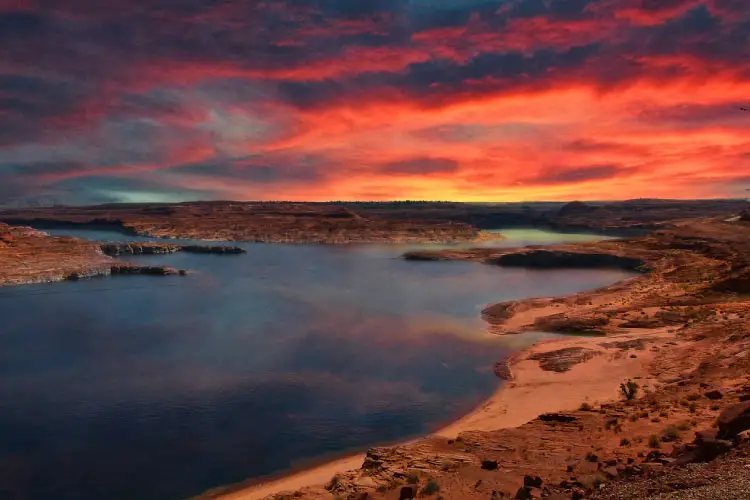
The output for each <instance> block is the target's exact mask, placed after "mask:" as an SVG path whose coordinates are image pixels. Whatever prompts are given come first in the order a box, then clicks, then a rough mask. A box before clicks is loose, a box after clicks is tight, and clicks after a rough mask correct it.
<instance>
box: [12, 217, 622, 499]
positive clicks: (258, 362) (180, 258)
mask: <svg viewBox="0 0 750 500" xmlns="http://www.w3.org/2000/svg"><path fill="white" fill-rule="evenodd" d="M67 232H68V233H71V232H72V231H67ZM97 234H98V233H97ZM565 236H567V235H565ZM118 238H123V236H122V235H119V236H118ZM125 239H128V238H125ZM503 244H511V242H508V241H506V242H504V243H503ZM245 247H246V248H247V250H248V254H246V255H242V256H214V255H192V254H175V255H169V256H142V257H137V258H135V259H137V260H138V261H139V262H152V263H158V264H168V265H173V266H175V267H180V268H187V269H193V270H195V271H196V272H195V274H193V275H190V276H188V277H185V278H167V279H165V278H157V277H145V276H139V277H120V278H111V279H98V280H92V281H81V282H72V283H58V284H54V285H39V286H28V287H20V288H13V289H8V288H4V289H0V317H1V318H2V325H3V327H2V329H0V435H2V436H3V439H2V440H0V470H2V471H3V472H2V475H0V497H2V498H12V499H45V500H46V499H51V498H54V499H60V500H67V499H71V500H72V499H83V498H85V499H92V498H107V499H115V500H116V499H139V500H149V499H152V498H153V499H156V498H159V499H160V500H165V499H166V500H168V499H178V498H184V497H187V496H190V495H194V494H196V493H199V492H201V491H203V490H205V489H207V488H209V487H212V486H215V485H218V484H223V483H229V482H234V481H239V480H242V479H245V478H247V477H250V476H254V475H262V474H268V473H271V472H275V471H279V470H282V469H285V468H287V467H289V466H290V465H292V464H293V462H294V461H295V460H299V459H303V458H309V457H315V456H320V455H322V454H325V453H328V452H337V451H342V450H346V449H350V448H359V447H363V446H368V445H371V444H373V443H377V442H382V441H391V440H397V439H403V438H405V437H409V436H412V435H415V434H420V433H424V432H427V431H429V430H431V429H434V428H435V427H436V426H439V425H440V424H441V423H444V422H445V421H446V420H448V419H451V418H455V417H458V416H460V415H461V414H463V413H466V412H467V411H469V410H470V409H471V408H472V407H474V406H476V405H477V404H478V403H479V402H480V401H481V400H482V399H483V398H485V397H486V396H487V395H488V394H490V393H491V391H493V390H494V389H495V387H496V384H497V379H496V378H495V377H494V376H493V375H492V370H491V368H492V364H493V363H494V361H495V360H496V359H498V358H500V357H502V356H503V355H505V354H507V353H508V352H510V351H511V350H513V349H518V348H521V347H523V346H524V345H525V344H527V343H529V342H531V341H532V340H533V338H534V337H533V336H526V335H524V336H517V337H494V336H489V335H487V334H486V332H485V327H484V325H483V324H482V322H481V320H480V319H479V314H478V313H479V309H480V308H481V307H482V306H483V305H485V304H486V303H489V302H494V301H499V300H507V299H511V298H518V297H523V296H532V295H554V294H560V293H569V292H574V291H578V290H583V289H590V288H594V287H597V286H602V285H605V284H608V283H611V282H614V281H617V280H618V279H621V278H623V277H624V276H626V274H625V273H623V272H619V271H611V270H607V271H592V270H584V271H579V270H576V271H559V270H554V271H529V270H524V269H500V268H495V267H490V266H482V265H478V264H467V263H414V262H405V261H402V260H400V259H397V258H395V257H397V256H398V255H399V254H400V253H401V251H402V249H401V248H394V247H388V246H352V247H323V246H308V245H250V244H248V245H245Z"/></svg>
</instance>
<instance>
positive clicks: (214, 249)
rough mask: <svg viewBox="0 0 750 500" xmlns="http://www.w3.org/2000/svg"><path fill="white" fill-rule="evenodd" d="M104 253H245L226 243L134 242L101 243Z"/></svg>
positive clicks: (114, 255) (112, 254) (243, 250)
mask: <svg viewBox="0 0 750 500" xmlns="http://www.w3.org/2000/svg"><path fill="white" fill-rule="evenodd" d="M101 249H102V252H104V254H105V255H110V256H113V257H116V256H118V255H159V254H170V253H176V252H185V253H200V254H219V255H237V254H242V253H247V252H246V250H245V249H243V248H240V247H236V246H226V245H176V244H174V243H156V242H136V243H128V242H125V243H118V242H107V243H102V244H101Z"/></svg>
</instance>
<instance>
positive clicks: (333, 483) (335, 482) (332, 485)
mask: <svg viewBox="0 0 750 500" xmlns="http://www.w3.org/2000/svg"><path fill="white" fill-rule="evenodd" d="M340 484H341V478H340V477H339V475H338V474H336V475H335V476H333V477H332V478H331V480H330V481H328V483H327V484H326V486H325V488H326V489H327V490H328V491H332V490H335V489H336V488H337V487H338V486H339V485H340Z"/></svg>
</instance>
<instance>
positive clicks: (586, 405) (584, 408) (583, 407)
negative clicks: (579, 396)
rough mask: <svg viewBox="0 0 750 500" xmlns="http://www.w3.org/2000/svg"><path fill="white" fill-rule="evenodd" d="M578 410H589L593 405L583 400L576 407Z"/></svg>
mask: <svg viewBox="0 0 750 500" xmlns="http://www.w3.org/2000/svg"><path fill="white" fill-rule="evenodd" d="M578 409H579V410H580V411H591V410H592V409H593V407H592V406H591V405H590V404H589V402H588V401H584V402H583V403H581V406H579V407H578Z"/></svg>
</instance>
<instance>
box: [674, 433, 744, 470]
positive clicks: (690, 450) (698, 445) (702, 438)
mask: <svg viewBox="0 0 750 500" xmlns="http://www.w3.org/2000/svg"><path fill="white" fill-rule="evenodd" d="M719 437H720V431H717V430H716V429H706V430H702V431H698V432H696V433H695V440H694V441H693V442H692V443H691V444H688V445H685V446H683V447H680V448H676V449H675V452H674V455H675V456H676V457H677V458H676V460H675V463H676V464H677V465H684V464H689V463H695V462H710V461H711V460H713V459H714V458H716V457H718V456H719V455H723V454H724V453H727V452H728V451H729V450H731V449H732V446H733V443H732V442H731V441H727V440H725V439H719Z"/></svg>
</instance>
